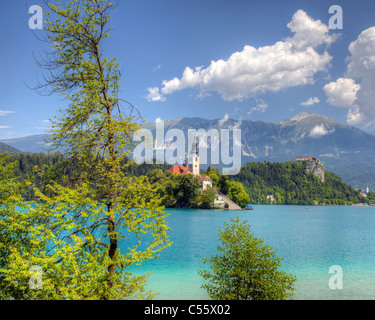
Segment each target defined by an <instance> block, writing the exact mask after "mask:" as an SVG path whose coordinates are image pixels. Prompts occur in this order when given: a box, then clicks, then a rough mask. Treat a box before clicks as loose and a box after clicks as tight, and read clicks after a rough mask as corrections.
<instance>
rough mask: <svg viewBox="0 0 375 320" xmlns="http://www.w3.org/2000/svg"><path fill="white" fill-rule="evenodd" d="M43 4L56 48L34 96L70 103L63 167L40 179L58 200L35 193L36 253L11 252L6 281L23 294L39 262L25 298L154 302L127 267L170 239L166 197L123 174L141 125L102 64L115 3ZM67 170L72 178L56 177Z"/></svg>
mask: <svg viewBox="0 0 375 320" xmlns="http://www.w3.org/2000/svg"><path fill="white" fill-rule="evenodd" d="M45 4H46V7H47V8H48V9H49V10H48V13H47V14H46V19H45V26H46V28H45V31H46V39H47V40H48V42H49V43H50V44H51V46H52V48H53V51H52V52H51V53H49V54H48V55H47V56H46V57H45V59H43V60H39V61H38V63H39V65H40V67H42V68H43V69H44V70H45V71H46V73H45V74H44V81H43V82H41V83H39V84H38V85H37V86H36V87H35V89H36V90H38V91H39V92H40V93H42V94H44V93H46V94H53V93H58V94H61V95H63V96H64V97H65V98H66V100H67V101H68V102H69V105H68V106H67V107H63V108H60V113H59V116H57V117H55V120H54V121H53V122H52V129H51V133H52V134H53V135H52V138H51V139H52V143H53V144H54V146H60V147H63V148H64V150H65V160H64V161H63V162H61V163H59V164H58V165H57V166H55V167H53V169H51V170H49V171H46V172H42V173H41V174H44V175H46V176H48V177H50V178H51V180H50V183H49V184H48V186H47V187H48V189H49V192H50V193H49V194H53V196H52V197H48V196H46V195H45V194H43V193H42V192H40V191H39V190H35V194H36V195H37V196H38V197H39V200H40V201H41V204H39V205H37V206H35V205H34V206H32V207H30V213H31V214H32V215H33V216H35V217H39V218H40V219H41V220H40V221H42V223H40V224H37V225H34V226H33V228H31V229H30V232H31V233H32V234H33V236H34V238H35V242H38V244H39V248H40V249H39V250H34V251H31V252H30V251H29V252H23V251H15V252H13V255H12V259H11V261H10V263H9V271H8V278H9V279H11V278H12V277H14V278H17V274H18V277H21V278H22V277H23V278H22V279H23V282H22V281H20V282H18V283H19V284H20V285H22V286H24V288H25V281H26V280H27V279H28V277H30V275H29V274H28V273H27V270H26V267H29V266H30V264H33V265H38V266H40V267H41V270H43V290H39V291H38V290H34V291H28V295H27V297H29V298H38V299H41V298H54V299H128V298H150V297H152V295H151V294H150V293H149V292H146V291H145V289H144V287H145V283H146V278H147V275H143V276H136V275H133V274H132V273H131V272H130V270H129V267H131V266H133V265H135V264H140V263H141V262H142V261H144V260H145V259H151V258H155V257H157V254H158V252H159V251H160V250H162V249H163V248H165V247H167V246H168V245H170V241H169V238H168V235H167V230H168V227H167V225H166V223H165V213H164V212H163V211H162V209H161V206H160V199H158V197H157V196H156V195H155V193H154V191H153V190H152V188H151V186H150V184H149V183H148V182H147V179H145V178H143V177H128V176H126V175H125V174H124V173H123V172H125V171H126V170H123V169H124V168H123V167H122V166H123V163H127V165H129V163H130V162H129V161H127V162H126V161H124V159H125V158H126V157H127V156H128V155H129V153H130V152H131V147H132V135H133V134H134V132H135V131H136V130H137V129H139V124H138V123H137V118H135V114H136V113H135V108H134V107H133V106H132V105H131V104H130V103H128V102H126V101H125V100H122V99H120V97H119V80H120V70H119V66H118V64H117V63H116V58H113V59H108V58H104V57H103V51H102V42H103V40H104V39H105V38H106V37H107V36H108V31H109V30H110V25H109V21H110V15H109V12H110V10H111V9H112V8H113V7H114V5H113V4H112V3H110V2H109V1H108V0H86V1H78V0H73V1H71V2H69V3H68V4H67V5H62V4H61V2H60V1H57V4H56V5H54V4H52V3H49V2H47V1H45ZM122 104H125V106H126V108H124V106H123V105H122ZM67 167H69V168H70V170H71V171H70V174H69V178H67V177H64V176H60V177H59V178H58V179H57V175H58V174H60V175H62V174H63V173H64V170H66V168H67ZM143 240H145V241H143ZM146 240H147V241H146ZM123 241H126V242H127V243H126V246H124V247H123V248H122V251H121V250H120V242H123ZM125 248H129V249H128V250H126V249H125ZM20 265H21V266H23V269H22V270H20ZM15 283H16V282H15Z"/></svg>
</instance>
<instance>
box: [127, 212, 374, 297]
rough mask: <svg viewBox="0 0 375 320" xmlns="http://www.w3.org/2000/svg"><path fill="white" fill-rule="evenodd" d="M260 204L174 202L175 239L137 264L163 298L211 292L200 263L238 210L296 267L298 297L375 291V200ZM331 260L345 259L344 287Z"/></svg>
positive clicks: (293, 270) (289, 266)
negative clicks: (181, 205) (217, 206)
mask: <svg viewBox="0 0 375 320" xmlns="http://www.w3.org/2000/svg"><path fill="white" fill-rule="evenodd" d="M253 207H254V210H242V211H237V210H201V209H166V212H167V213H169V214H170V215H169V216H168V218H167V221H168V224H169V226H170V227H171V228H172V230H171V231H170V232H169V235H170V238H171V240H172V241H173V244H172V245H171V246H170V247H169V248H167V249H165V250H163V251H162V252H161V254H160V257H159V258H158V259H155V260H150V261H147V262H145V263H144V264H143V265H142V266H141V267H137V268H134V271H135V272H136V273H144V272H148V271H153V274H152V275H151V277H150V279H149V284H148V288H149V289H152V290H154V291H156V292H160V294H159V295H158V296H156V299H187V300H190V299H197V300H200V299H209V297H208V295H207V293H206V291H205V290H204V289H201V288H200V286H201V285H202V284H203V279H202V278H201V277H200V276H199V275H198V274H197V270H198V269H200V268H202V267H203V264H202V261H201V257H207V258H208V257H210V256H211V255H213V254H214V253H216V246H217V245H218V240H217V234H218V229H219V228H222V227H223V226H224V222H226V223H229V222H230V218H231V217H237V216H238V217H240V219H241V220H247V221H248V223H249V224H250V226H251V231H252V232H253V233H254V235H255V236H256V237H259V238H263V239H264V240H265V241H266V245H269V246H272V247H273V248H274V249H276V250H277V255H278V256H279V257H282V258H284V260H283V266H282V269H283V270H285V271H287V272H289V273H291V274H293V275H295V276H296V277H297V281H296V284H295V287H296V290H295V292H294V294H295V295H294V297H293V299H296V300H300V299H304V300H309V299H324V300H328V299H330V300H332V299H335V300H336V299H366V300H368V299H375V207H354V206H353V207H351V206H347V207H345V206H307V207H305V206H281V205H280V206H279V205H254V206H253ZM331 266H340V267H341V269H342V274H343V278H342V279H343V282H342V283H343V288H342V289H335V290H334V289H330V287H329V280H330V278H331V277H332V276H334V275H335V274H336V273H329V269H330V267H331Z"/></svg>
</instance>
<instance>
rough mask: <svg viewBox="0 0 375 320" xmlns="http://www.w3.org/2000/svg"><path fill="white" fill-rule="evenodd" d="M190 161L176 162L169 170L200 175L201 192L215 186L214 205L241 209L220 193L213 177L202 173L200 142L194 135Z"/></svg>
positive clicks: (189, 156)
mask: <svg viewBox="0 0 375 320" xmlns="http://www.w3.org/2000/svg"><path fill="white" fill-rule="evenodd" d="M188 160H189V161H188V163H189V164H186V161H185V163H184V164H183V165H179V164H175V165H173V166H172V167H171V168H170V169H169V171H170V172H171V173H175V174H192V175H194V176H197V177H199V182H200V189H201V192H203V191H204V190H206V189H208V188H213V190H214V191H215V192H216V199H215V201H214V207H216V208H224V207H225V208H228V209H229V210H241V207H240V206H239V205H237V204H236V203H234V202H233V201H232V200H231V199H229V198H228V197H227V196H226V195H224V194H222V193H220V192H219V191H218V190H216V188H215V187H214V186H213V182H212V179H211V178H210V177H209V176H208V175H206V174H203V175H201V174H200V164H199V152H198V142H197V141H196V138H195V137H194V142H193V145H192V148H191V152H190V154H189V155H188Z"/></svg>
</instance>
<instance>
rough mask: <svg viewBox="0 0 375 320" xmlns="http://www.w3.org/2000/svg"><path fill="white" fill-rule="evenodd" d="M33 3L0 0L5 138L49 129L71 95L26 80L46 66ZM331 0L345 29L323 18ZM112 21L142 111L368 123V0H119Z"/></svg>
mask: <svg viewBox="0 0 375 320" xmlns="http://www.w3.org/2000/svg"><path fill="white" fill-rule="evenodd" d="M34 4H38V2H37V1H29V0H2V1H0V14H1V20H0V39H1V51H0V52H1V53H0V57H1V59H0V139H7V138H14V137H22V136H26V135H31V134H41V133H44V132H45V129H46V127H47V126H48V121H47V120H48V119H50V118H52V117H53V116H54V115H56V112H57V109H58V108H59V107H63V106H64V105H66V103H67V102H66V101H64V100H61V97H59V96H56V95H55V96H40V95H38V94H37V93H36V92H35V91H32V90H30V89H29V88H27V86H26V84H29V85H33V84H35V83H36V81H37V78H38V77H41V75H42V71H41V70H40V69H39V68H38V67H37V65H36V64H35V62H34V58H33V54H35V55H37V56H38V55H39V54H41V53H42V52H43V50H45V49H48V47H47V46H46V44H45V43H42V42H40V41H38V40H37V39H36V37H35V36H34V35H33V32H32V30H30V29H29V27H28V20H29V18H30V14H29V13H28V8H29V7H30V6H31V5H34ZM331 5H340V6H341V8H342V10H343V29H336V30H332V29H329V27H328V25H329V19H330V18H331V16H332V14H330V13H329V12H328V9H329V7H330V6H331ZM111 23H112V26H113V29H112V31H111V34H110V37H108V38H107V39H106V40H105V44H104V47H103V48H104V55H105V56H106V57H109V58H112V57H114V56H116V57H117V58H118V62H119V63H120V65H121V71H122V79H121V82H120V84H121V97H122V98H123V99H125V100H128V101H130V102H131V103H132V104H134V105H135V106H137V107H138V109H139V110H140V111H141V113H142V115H143V117H144V119H145V120H148V121H155V119H157V118H160V119H163V120H167V119H172V118H177V117H202V118H208V119H217V118H223V117H224V116H226V115H227V116H229V117H231V118H234V119H244V120H254V121H256V120H261V121H270V122H279V121H282V120H284V119H288V118H291V117H293V116H295V115H296V114H298V113H300V112H304V111H307V112H317V113H320V114H323V115H326V116H330V117H333V118H335V119H337V120H338V121H340V122H343V123H348V124H350V125H353V126H356V127H358V128H361V129H364V130H366V131H373V130H375V127H374V123H375V110H374V109H375V104H372V101H375V50H372V49H373V48H375V28H372V27H374V26H375V1H364V0H359V1H335V2H330V1H326V0H325V1H301V0H300V1H280V0H279V1H273V0H264V1H250V0H247V1H244V0H230V1H229V0H228V1H223V0H204V1H202V0H199V1H198V0H137V1H125V0H120V3H119V6H118V7H117V8H116V9H115V10H114V11H113V12H112V20H111ZM35 33H36V34H38V33H40V34H42V33H43V31H42V30H36V31H35ZM349 48H351V51H350V50H349ZM373 98H374V99H373Z"/></svg>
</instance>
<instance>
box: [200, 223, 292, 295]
mask: <svg viewBox="0 0 375 320" xmlns="http://www.w3.org/2000/svg"><path fill="white" fill-rule="evenodd" d="M219 240H220V242H221V245H219V246H218V247H217V251H218V254H216V255H213V256H212V257H211V258H209V259H207V258H203V259H202V260H203V262H204V263H209V264H210V270H211V272H210V270H207V269H201V270H199V274H200V275H201V276H202V277H203V278H204V279H205V280H206V281H207V282H208V283H206V284H204V285H202V288H204V289H206V290H207V292H208V294H209V296H210V297H211V298H212V299H214V300H285V299H288V298H291V296H292V291H293V290H294V282H295V280H296V278H295V277H294V276H292V275H290V274H288V273H286V272H284V271H282V270H279V267H280V266H281V261H282V258H279V257H278V256H276V251H274V250H273V249H272V248H271V247H269V246H266V245H265V244H264V243H265V242H264V240H263V239H259V238H256V237H255V236H254V235H253V234H252V233H251V230H250V226H249V225H247V224H246V221H243V222H240V221H239V218H237V219H232V218H231V224H230V225H228V224H226V223H225V228H224V229H220V230H219Z"/></svg>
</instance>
